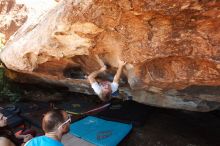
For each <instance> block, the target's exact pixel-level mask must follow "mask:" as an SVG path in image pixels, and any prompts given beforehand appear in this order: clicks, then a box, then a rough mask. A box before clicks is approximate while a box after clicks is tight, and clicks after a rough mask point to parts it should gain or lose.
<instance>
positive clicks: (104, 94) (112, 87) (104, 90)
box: [88, 55, 126, 101]
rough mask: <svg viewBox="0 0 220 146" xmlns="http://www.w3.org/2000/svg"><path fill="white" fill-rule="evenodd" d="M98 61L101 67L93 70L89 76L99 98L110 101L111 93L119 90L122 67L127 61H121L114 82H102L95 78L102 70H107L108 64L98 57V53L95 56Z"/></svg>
mask: <svg viewBox="0 0 220 146" xmlns="http://www.w3.org/2000/svg"><path fill="white" fill-rule="evenodd" d="M95 57H96V59H97V61H98V63H99V64H100V65H101V68H100V69H99V70H97V71H94V72H92V73H91V74H90V75H89V76H88V80H89V82H90V84H91V86H92V88H93V90H94V91H95V93H96V94H97V95H98V96H99V98H100V99H101V100H102V101H108V100H110V98H111V94H113V93H114V92H116V91H117V90H118V86H119V79H120V76H121V73H122V69H123V67H124V66H125V64H126V62H124V61H121V60H120V61H119V67H118V70H117V72H116V74H115V76H114V79H113V82H112V83H111V82H109V81H102V82H100V83H98V82H97V81H96V80H95V78H96V77H97V76H98V75H99V74H100V73H102V72H104V71H105V70H106V66H105V64H104V63H103V61H102V60H101V59H100V58H99V57H98V55H96V56H95Z"/></svg>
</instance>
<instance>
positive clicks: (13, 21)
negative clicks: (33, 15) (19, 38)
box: [0, 0, 27, 40]
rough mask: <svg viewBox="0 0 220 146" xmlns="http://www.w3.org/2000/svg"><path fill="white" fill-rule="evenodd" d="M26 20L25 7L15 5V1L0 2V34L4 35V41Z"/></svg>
mask: <svg viewBox="0 0 220 146" xmlns="http://www.w3.org/2000/svg"><path fill="white" fill-rule="evenodd" d="M26 19H27V12H26V7H25V6H24V5H23V4H16V1H15V0H0V32H1V33H3V34H5V37H6V40H8V39H9V37H10V36H11V35H12V34H13V33H14V32H15V31H16V30H17V29H18V28H20V27H21V25H22V24H23V23H24V22H25V21H26Z"/></svg>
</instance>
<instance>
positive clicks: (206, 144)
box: [28, 89, 220, 146]
mask: <svg viewBox="0 0 220 146" xmlns="http://www.w3.org/2000/svg"><path fill="white" fill-rule="evenodd" d="M28 92H31V91H28ZM37 93H39V94H40V95H41V96H42V95H43V94H44V91H40V92H36V89H35V92H33V94H32V95H33V96H34V95H35V96H38V95H37ZM48 94H49V93H45V95H46V96H48ZM51 94H55V95H57V93H51ZM61 95H62V96H61ZM28 96H30V94H28ZM64 98H65V99H64ZM60 99H62V100H60ZM53 102H54V103H56V102H58V103H59V102H72V103H75V104H74V105H75V106H76V107H77V106H78V105H77V104H78V103H79V104H81V105H83V106H81V107H80V109H79V112H80V110H83V109H86V108H87V107H88V106H90V108H92V107H93V106H96V105H99V104H100V103H101V102H100V101H99V99H98V98H97V97H94V96H87V95H83V94H75V93H67V94H66V93H65V94H63V93H60V94H59V98H58V101H53ZM45 103H48V104H50V103H49V102H48V101H47V102H45ZM76 103H77V104H76ZM28 104H30V105H32V106H33V105H37V104H38V103H37V101H31V102H30V101H29V102H28ZM33 108H35V107H34V106H33ZM146 109H147V110H148V111H149V114H148V115H147V116H146V117H144V118H145V120H146V122H145V124H144V126H142V127H134V128H133V129H132V131H131V132H130V134H129V135H128V136H127V137H126V138H125V139H124V140H123V141H122V142H121V143H120V144H119V146H220V138H219V136H220V110H219V111H213V112H208V113H199V112H190V111H183V110H174V109H163V108H156V107H150V106H146ZM39 111H40V110H36V111H35V112H36V114H37V115H38V116H35V114H34V112H32V113H31V114H32V116H33V117H34V118H36V119H35V121H38V123H39V122H40V119H41V118H42V117H41V116H40V115H42V114H43V111H45V110H42V113H40V112H39Z"/></svg>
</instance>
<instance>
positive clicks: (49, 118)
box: [42, 109, 65, 133]
mask: <svg viewBox="0 0 220 146" xmlns="http://www.w3.org/2000/svg"><path fill="white" fill-rule="evenodd" d="M63 122H65V119H64V111H63V110H60V109H53V110H51V111H49V112H47V113H46V114H45V116H44V118H43V120H42V128H43V130H44V132H45V133H47V132H53V131H55V130H56V129H57V128H58V126H59V124H62V123H63Z"/></svg>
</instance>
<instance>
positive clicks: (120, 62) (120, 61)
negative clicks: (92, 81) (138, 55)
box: [118, 60, 127, 67]
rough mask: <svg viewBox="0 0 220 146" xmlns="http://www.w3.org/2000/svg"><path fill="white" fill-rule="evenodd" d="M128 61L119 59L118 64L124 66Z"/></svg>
mask: <svg viewBox="0 0 220 146" xmlns="http://www.w3.org/2000/svg"><path fill="white" fill-rule="evenodd" d="M126 63H127V62H125V61H122V60H119V62H118V65H119V66H120V67H122V66H124V65H125V64H126Z"/></svg>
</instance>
